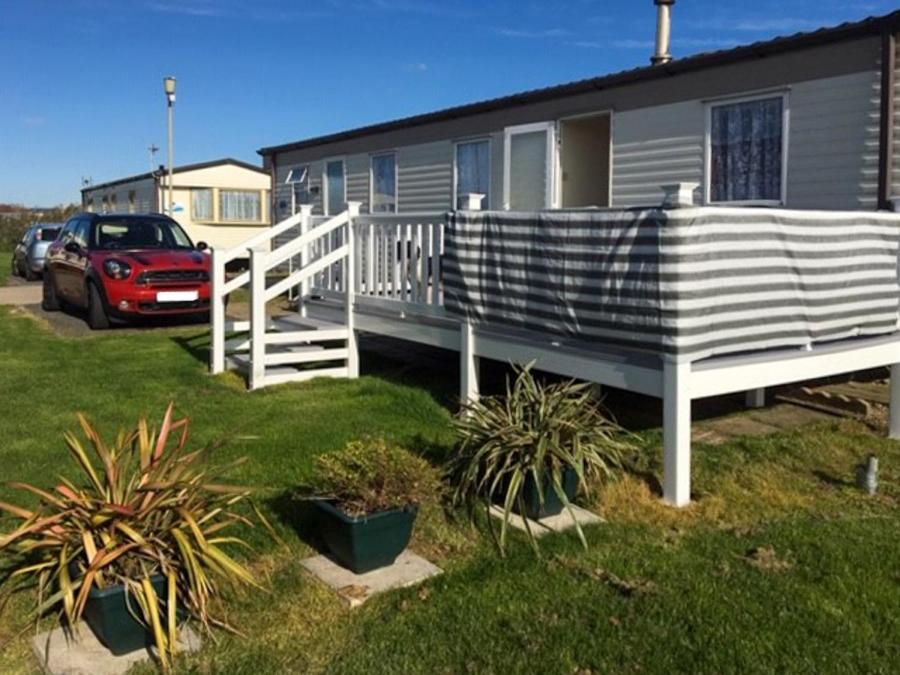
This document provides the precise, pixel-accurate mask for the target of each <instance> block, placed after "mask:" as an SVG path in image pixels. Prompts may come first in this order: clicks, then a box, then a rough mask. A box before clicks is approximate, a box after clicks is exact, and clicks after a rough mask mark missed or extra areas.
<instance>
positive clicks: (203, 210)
mask: <svg viewBox="0 0 900 675" xmlns="http://www.w3.org/2000/svg"><path fill="white" fill-rule="evenodd" d="M191 197H192V199H191V219H192V220H204V221H210V220H212V219H213V194H212V190H209V189H205V190H192V191H191Z"/></svg>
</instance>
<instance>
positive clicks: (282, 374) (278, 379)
mask: <svg viewBox="0 0 900 675" xmlns="http://www.w3.org/2000/svg"><path fill="white" fill-rule="evenodd" d="M288 371H290V372H288ZM349 375H350V371H349V370H347V367H346V366H342V367H340V368H317V369H315V370H294V369H293V368H266V374H265V376H264V377H263V383H262V386H263V387H268V386H270V385H273V384H287V383H288V382H308V381H309V380H313V379H315V378H317V377H349Z"/></svg>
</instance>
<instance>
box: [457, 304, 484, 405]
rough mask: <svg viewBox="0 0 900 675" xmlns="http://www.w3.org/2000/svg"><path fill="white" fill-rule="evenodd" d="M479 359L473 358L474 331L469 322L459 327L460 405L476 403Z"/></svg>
mask: <svg viewBox="0 0 900 675" xmlns="http://www.w3.org/2000/svg"><path fill="white" fill-rule="evenodd" d="M480 366H481V359H479V358H478V357H477V356H475V330H474V327H473V326H472V324H471V323H470V322H469V321H464V322H463V323H462V324H461V325H460V336H459V368H460V378H459V400H460V403H461V404H466V403H475V402H477V401H478V371H479V370H480Z"/></svg>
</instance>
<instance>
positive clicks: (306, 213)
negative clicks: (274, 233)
mask: <svg viewBox="0 0 900 675" xmlns="http://www.w3.org/2000/svg"><path fill="white" fill-rule="evenodd" d="M312 209H313V207H312V204H301V205H300V236H301V237H302V236H303V235H304V234H306V233H307V232H309V219H310V218H311V217H312ZM307 248H309V246H304V247H303V248H302V249H300V269H303V268H304V267H306V265H307V264H308V263H309V256H308V255H306V249H307ZM292 260H293V259H291V260H289V261H288V262H292ZM308 289H309V279H303V280H302V281H301V282H300V299H299V300H298V302H297V311H298V312H300V316H306V296H307V295H308V293H307V290H308Z"/></svg>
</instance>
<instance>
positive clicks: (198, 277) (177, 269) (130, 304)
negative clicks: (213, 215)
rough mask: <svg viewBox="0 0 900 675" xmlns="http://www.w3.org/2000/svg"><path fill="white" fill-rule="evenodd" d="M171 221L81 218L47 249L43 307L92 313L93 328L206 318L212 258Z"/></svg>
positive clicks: (90, 215)
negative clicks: (145, 319) (177, 317)
mask: <svg viewBox="0 0 900 675" xmlns="http://www.w3.org/2000/svg"><path fill="white" fill-rule="evenodd" d="M206 249H207V246H206V244H205V243H203V242H200V243H199V244H197V245H196V246H194V244H193V243H192V242H191V239H190V237H188V235H187V234H186V233H185V231H184V230H183V229H181V226H180V225H179V224H178V223H176V222H175V221H174V220H172V219H171V218H169V217H168V216H163V215H131V214H127V215H125V214H108V215H100V214H96V213H82V214H79V215H77V216H75V217H73V218H72V219H71V220H69V221H68V222H67V223H66V224H65V227H63V229H62V231H61V232H60V233H59V236H58V237H57V239H56V241H54V242H53V243H52V244H51V246H50V248H49V250H48V251H47V257H46V263H45V266H44V293H43V302H42V304H43V307H44V309H45V310H48V311H53V310H57V309H59V308H60V305H61V304H63V303H65V304H70V305H73V306H76V307H81V308H84V309H86V310H87V315H88V317H87V318H88V325H90V327H91V328H93V329H95V330H96V329H102V328H108V327H109V324H110V321H111V320H126V321H127V320H129V319H134V318H137V317H141V316H168V315H206V316H208V314H209V275H210V258H209V256H208V255H206V254H205V253H204V252H203V251H205V250H206Z"/></svg>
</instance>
